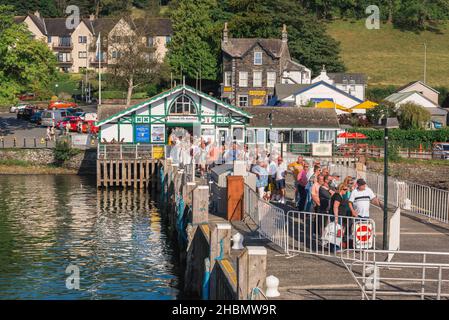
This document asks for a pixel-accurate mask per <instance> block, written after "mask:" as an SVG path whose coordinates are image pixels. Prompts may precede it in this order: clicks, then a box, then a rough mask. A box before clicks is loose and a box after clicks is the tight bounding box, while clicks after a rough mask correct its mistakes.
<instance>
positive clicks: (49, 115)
mask: <svg viewBox="0 0 449 320" xmlns="http://www.w3.org/2000/svg"><path fill="white" fill-rule="evenodd" d="M68 115H69V113H68V112H67V110H66V109H56V110H45V111H43V112H42V122H41V123H42V125H43V126H44V127H51V126H53V125H54V126H56V124H57V123H58V121H60V120H62V119H64V118H65V117H67V116H68Z"/></svg>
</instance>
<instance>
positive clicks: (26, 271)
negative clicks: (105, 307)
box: [0, 175, 179, 299]
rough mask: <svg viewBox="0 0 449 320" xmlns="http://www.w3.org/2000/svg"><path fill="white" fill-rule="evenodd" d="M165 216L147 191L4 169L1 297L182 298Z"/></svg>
mask: <svg viewBox="0 0 449 320" xmlns="http://www.w3.org/2000/svg"><path fill="white" fill-rule="evenodd" d="M164 223H165V221H162V219H161V216H160V213H159V211H158V209H157V208H156V206H155V203H154V202H153V201H152V200H151V197H150V196H149V195H148V193H140V192H139V191H137V192H133V191H120V190H113V191H98V190H97V188H96V186H95V184H94V182H92V181H89V180H88V179H87V178H83V177H78V176H33V175H29V176H16V175H14V176H12V175H11V176H7V175H4V176H1V175H0V299H176V298H177V296H178V295H179V290H178V286H179V277H178V274H179V270H178V269H177V266H178V263H177V260H176V259H175V257H176V252H175V251H174V249H173V247H172V245H171V244H170V241H168V240H167V235H166V232H165V226H164ZM69 266H74V269H69V270H67V267H69ZM77 268H78V270H79V275H80V277H79V279H80V280H79V289H76V288H75V289H68V288H67V286H66V280H67V278H68V277H72V278H73V277H74V276H76V271H70V270H76V269H77ZM66 271H67V272H68V273H66ZM72 278H69V281H68V283H69V287H72V288H73V287H76V281H75V280H73V279H72Z"/></svg>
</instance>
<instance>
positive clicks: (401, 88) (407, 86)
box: [397, 80, 440, 94]
mask: <svg viewBox="0 0 449 320" xmlns="http://www.w3.org/2000/svg"><path fill="white" fill-rule="evenodd" d="M416 83H419V84H420V85H422V86H424V87H426V88H428V89H430V90H432V91H434V92H436V93H438V94H440V92H439V91H437V90H435V89H434V88H432V87H431V86H429V85H427V84H425V83H424V82H422V81H420V80H418V81H412V82H410V83H407V84H406V85H405V86H403V87H400V88H399V89H398V91H397V92H401V91H403V90H405V89H407V88H409V87H411V86H412V85H414V84H416Z"/></svg>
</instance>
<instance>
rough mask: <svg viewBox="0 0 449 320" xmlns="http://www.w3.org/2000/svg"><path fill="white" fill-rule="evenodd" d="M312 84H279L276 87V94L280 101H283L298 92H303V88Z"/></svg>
mask: <svg viewBox="0 0 449 320" xmlns="http://www.w3.org/2000/svg"><path fill="white" fill-rule="evenodd" d="M309 86H310V84H297V83H295V84H284V83H278V84H276V85H275V87H274V92H275V95H276V97H277V99H278V100H283V99H285V98H287V97H289V96H291V95H292V94H294V93H295V92H296V91H298V90H301V89H303V88H307V87H309Z"/></svg>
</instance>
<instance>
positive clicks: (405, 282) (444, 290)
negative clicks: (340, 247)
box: [343, 250, 449, 300]
mask: <svg viewBox="0 0 449 320" xmlns="http://www.w3.org/2000/svg"><path fill="white" fill-rule="evenodd" d="M393 255H394V259H395V260H396V261H392V259H391V258H392V257H393ZM343 263H345V262H344V261H343ZM345 265H346V267H347V268H348V270H349V271H350V272H351V273H352V275H353V277H354V279H355V280H356V282H357V284H358V285H359V287H360V289H361V290H362V298H363V299H365V298H367V299H370V298H371V299H372V300H375V299H376V298H378V297H379V296H409V297H410V296H415V297H420V298H421V300H424V299H425V298H433V299H437V300H440V299H441V298H449V253H447V252H425V251H424V252H423V251H390V250H367V251H364V252H363V254H362V255H361V257H360V260H357V261H354V262H353V263H352V264H350V265H349V266H348V265H347V264H346V263H345Z"/></svg>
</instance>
